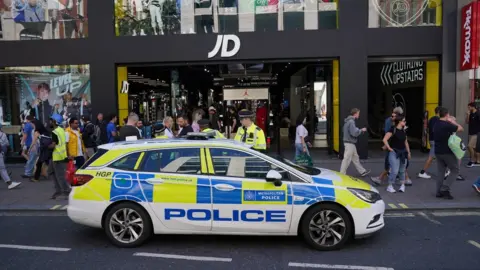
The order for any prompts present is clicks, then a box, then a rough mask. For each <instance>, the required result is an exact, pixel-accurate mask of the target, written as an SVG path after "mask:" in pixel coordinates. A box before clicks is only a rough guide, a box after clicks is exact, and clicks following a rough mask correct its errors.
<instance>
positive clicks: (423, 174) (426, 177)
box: [417, 172, 432, 179]
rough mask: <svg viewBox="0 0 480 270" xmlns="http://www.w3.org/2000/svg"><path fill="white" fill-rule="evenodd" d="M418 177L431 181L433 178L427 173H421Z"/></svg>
mask: <svg viewBox="0 0 480 270" xmlns="http://www.w3.org/2000/svg"><path fill="white" fill-rule="evenodd" d="M417 176H418V177H420V178H423V179H430V178H432V176H430V175H428V174H427V173H426V172H424V173H419V174H418V175H417Z"/></svg>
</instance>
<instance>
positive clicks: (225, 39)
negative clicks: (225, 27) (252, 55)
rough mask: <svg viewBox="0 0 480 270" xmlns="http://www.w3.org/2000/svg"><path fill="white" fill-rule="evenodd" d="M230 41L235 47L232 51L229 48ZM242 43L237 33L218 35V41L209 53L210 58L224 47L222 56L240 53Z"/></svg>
mask: <svg viewBox="0 0 480 270" xmlns="http://www.w3.org/2000/svg"><path fill="white" fill-rule="evenodd" d="M229 41H232V43H233V48H232V49H231V50H230V51H229V50H228V43H229ZM240 45H241V42H240V39H239V38H238V37H237V36H236V35H218V37H217V43H215V47H214V48H213V50H212V51H211V52H209V53H208V58H212V57H214V56H216V55H217V54H218V52H219V51H220V49H222V51H221V53H220V57H232V56H234V55H236V54H237V53H238V51H239V50H240Z"/></svg>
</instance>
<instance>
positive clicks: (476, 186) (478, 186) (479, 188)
mask: <svg viewBox="0 0 480 270" xmlns="http://www.w3.org/2000/svg"><path fill="white" fill-rule="evenodd" d="M472 187H473V189H474V190H475V191H476V192H477V193H478V194H480V185H479V184H473V185H472Z"/></svg>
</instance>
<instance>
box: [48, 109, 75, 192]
mask: <svg viewBox="0 0 480 270" xmlns="http://www.w3.org/2000/svg"><path fill="white" fill-rule="evenodd" d="M50 121H51V122H50V125H51V128H52V130H53V131H52V148H53V153H52V162H50V167H49V169H50V175H51V176H52V177H53V183H54V187H55V192H54V193H53V195H52V197H51V199H56V198H57V197H58V196H61V195H63V196H64V199H68V195H69V193H70V185H69V184H68V183H67V180H66V179H65V171H66V162H67V146H66V134H65V130H64V129H63V128H62V122H63V118H62V116H61V115H59V114H53V115H52V116H51V118H50Z"/></svg>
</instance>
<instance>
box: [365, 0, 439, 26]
mask: <svg viewBox="0 0 480 270" xmlns="http://www.w3.org/2000/svg"><path fill="white" fill-rule="evenodd" d="M370 1H371V2H372V5H373V7H374V8H375V10H376V11H377V13H378V15H380V17H381V18H382V19H383V20H385V21H386V22H388V23H390V24H391V25H392V26H396V27H405V26H410V25H411V24H412V23H413V22H414V21H415V20H417V19H418V18H419V17H420V16H422V14H423V12H424V11H425V10H426V9H427V7H435V6H436V2H435V1H436V0H418V1H411V0H370ZM412 3H414V4H412Z"/></svg>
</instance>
